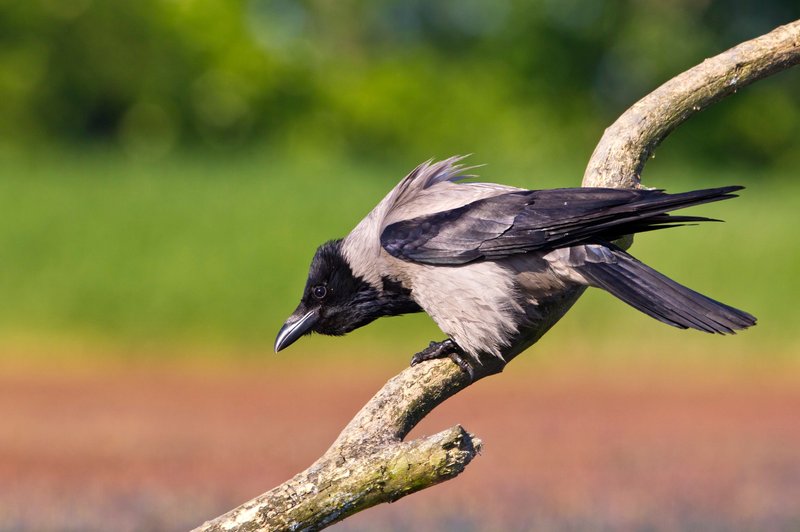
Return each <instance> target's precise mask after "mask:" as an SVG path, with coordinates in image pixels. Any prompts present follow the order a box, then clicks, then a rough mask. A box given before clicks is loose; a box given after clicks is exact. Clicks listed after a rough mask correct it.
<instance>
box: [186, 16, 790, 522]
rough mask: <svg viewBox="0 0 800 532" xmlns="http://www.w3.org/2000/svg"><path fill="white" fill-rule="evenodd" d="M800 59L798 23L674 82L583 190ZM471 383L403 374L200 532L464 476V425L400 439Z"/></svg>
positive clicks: (609, 142)
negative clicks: (290, 473)
mask: <svg viewBox="0 0 800 532" xmlns="http://www.w3.org/2000/svg"><path fill="white" fill-rule="evenodd" d="M798 62H800V21H795V22H793V23H791V24H787V25H786V26H782V27H780V28H777V29H775V30H774V31H772V32H770V33H768V34H766V35H763V36H761V37H758V38H756V39H753V40H751V41H748V42H745V43H743V44H740V45H739V46H736V47H735V48H732V49H730V50H728V51H727V52H724V53H722V54H720V55H718V56H716V57H713V58H711V59H707V60H705V61H704V62H703V63H701V64H700V65H698V66H696V67H694V68H692V69H691V70H688V71H686V72H684V73H683V74H681V75H679V76H677V77H675V78H673V79H672V80H670V81H668V82H667V83H665V84H664V85H662V86H661V87H659V88H658V89H656V90H655V91H653V92H652V93H651V94H649V95H648V96H646V97H644V98H643V99H641V100H640V101H638V102H637V103H636V104H634V105H633V106H632V107H631V108H630V109H628V110H627V111H626V112H625V113H624V114H623V115H622V116H620V118H619V119H618V120H617V121H616V122H615V123H614V124H613V125H612V126H610V127H609V128H608V129H606V131H605V134H604V135H603V137H602V139H601V140H600V143H599V144H598V145H597V148H596V149H595V151H594V154H593V155H592V157H591V160H590V161H589V165H588V167H587V169H586V173H585V175H584V178H583V186H602V187H615V188H625V187H637V186H639V177H640V175H641V172H642V169H643V168H644V165H645V163H646V162H647V159H648V157H649V156H650V154H651V153H652V152H653V150H654V149H655V147H656V146H657V145H658V144H659V143H660V142H661V141H662V140H663V139H664V138H665V137H666V136H667V135H669V133H670V132H671V131H672V130H673V129H675V128H676V127H677V126H678V125H680V124H681V123H682V122H684V121H685V120H686V119H688V118H689V117H690V116H692V115H693V114H694V113H696V112H698V111H700V110H702V109H704V108H705V107H707V106H708V105H710V104H712V103H714V102H716V101H718V100H720V99H722V98H724V97H725V96H727V95H729V94H732V93H734V92H736V90H737V89H739V88H740V87H744V86H746V85H748V84H750V83H752V82H754V81H756V80H759V79H761V78H764V77H766V76H769V75H770V74H774V73H776V72H779V71H782V70H785V69H787V68H789V67H790V66H793V65H795V64H797V63H798ZM582 292H583V290H573V291H571V292H568V293H566V294H564V297H563V299H562V300H561V301H558V302H556V303H555V304H553V305H552V306H551V307H550V308H547V309H544V311H545V315H547V316H548V317H549V320H548V321H547V323H545V324H544V325H543V326H542V328H541V330H539V331H538V337H541V336H542V335H543V334H544V333H545V332H546V331H547V330H548V329H549V328H550V327H551V326H552V325H553V324H555V323H556V322H557V321H558V320H559V319H560V318H561V317H562V316H563V315H564V313H565V312H566V311H567V310H569V308H570V307H571V306H572V304H573V303H574V302H575V301H576V300H577V299H578V297H579V296H580V294H581V293H582ZM538 337H537V339H538ZM501 370H502V368H501V367H500V366H499V365H498V364H497V363H496V362H495V361H494V360H491V361H487V362H486V364H485V365H484V366H482V367H481V368H478V370H477V371H476V377H475V380H476V381H477V380H479V379H481V378H483V377H486V376H489V375H492V374H494V373H498V372H500V371H501ZM470 384H471V383H470V382H469V381H468V379H467V378H466V376H465V375H464V374H463V373H462V372H461V371H460V370H459V369H458V367H457V366H456V365H455V364H453V363H451V362H450V361H449V360H436V361H431V362H427V363H424V364H420V365H418V366H415V367H409V368H407V369H405V370H403V371H402V372H400V374H399V375H397V376H396V377H393V378H392V379H391V380H389V382H387V383H386V385H384V387H383V388H382V389H381V390H380V391H379V392H378V393H377V394H376V395H375V396H374V397H373V398H372V399H370V401H369V402H368V403H367V404H366V405H365V406H364V407H363V408H362V409H361V411H360V412H359V413H358V414H357V415H356V417H355V418H353V420H352V421H351V422H350V423H349V424H348V425H347V427H345V429H344V430H343V431H342V433H341V434H340V435H339V437H338V438H337V439H336V441H335V442H334V443H333V445H332V446H331V447H330V449H328V450H327V451H326V452H325V454H324V455H322V457H320V458H319V459H318V460H317V461H316V462H314V464H312V465H311V467H309V468H308V469H306V470H305V471H303V472H301V473H299V474H297V475H296V476H295V477H294V478H292V479H291V480H288V481H287V482H285V483H284V484H281V485H280V486H278V487H276V488H274V489H272V490H270V491H268V492H267V493H265V494H263V495H260V496H259V497H256V498H255V499H253V500H251V501H250V502H247V503H245V504H243V505H242V506H240V507H238V508H236V509H234V510H231V511H230V512H228V513H226V514H224V515H222V516H220V517H218V518H216V519H214V520H212V521H208V522H207V523H205V524H203V525H202V526H200V527H199V528H197V529H196V530H198V531H203V532H222V531H226V532H230V531H240V532H244V531H262V530H318V529H321V528H324V527H326V526H328V525H331V524H333V523H335V522H337V521H340V520H342V519H344V518H345V517H347V516H349V515H352V514H354V513H356V512H359V511H361V510H364V509H365V508H369V507H370V506H374V505H376V504H379V503H382V502H391V501H395V500H397V499H399V498H401V497H404V496H405V495H408V494H410V493H414V492H416V491H419V490H421V489H425V488H427V487H430V486H433V485H435V484H438V483H440V482H443V481H445V480H448V479H451V478H453V477H455V476H457V475H458V474H459V473H461V471H463V470H464V468H465V467H466V466H467V465H468V464H469V463H470V461H471V460H472V459H473V458H474V457H475V456H476V454H477V453H478V452H479V451H480V448H481V441H480V440H479V439H478V438H476V437H475V436H473V435H471V434H469V433H468V432H466V431H465V430H464V429H463V428H462V427H461V426H458V425H457V426H455V427H452V428H450V429H447V430H445V431H442V432H440V433H438V434H436V435H433V436H429V437H425V438H420V439H417V440H414V441H411V442H404V441H403V440H404V438H405V437H406V436H407V435H408V433H409V432H410V431H411V429H412V428H413V427H414V426H415V425H416V424H417V423H418V422H419V421H420V420H421V419H422V418H424V417H425V416H426V415H427V414H428V413H429V412H430V411H431V410H433V408H435V407H436V406H437V405H439V404H440V403H441V402H443V401H445V400H446V399H447V398H449V397H451V396H452V395H454V394H456V393H458V392H459V391H461V390H462V389H464V388H466V387H467V386H469V385H470Z"/></svg>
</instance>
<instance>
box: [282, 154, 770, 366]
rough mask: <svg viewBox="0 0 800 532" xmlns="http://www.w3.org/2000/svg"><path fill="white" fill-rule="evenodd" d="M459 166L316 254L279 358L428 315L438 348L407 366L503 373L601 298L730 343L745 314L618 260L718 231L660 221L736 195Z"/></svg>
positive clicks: (434, 175)
mask: <svg viewBox="0 0 800 532" xmlns="http://www.w3.org/2000/svg"><path fill="white" fill-rule="evenodd" d="M463 159H464V157H463V156H454V157H450V158H448V159H444V160H441V161H438V162H434V161H433V160H428V161H426V162H424V163H422V164H420V165H419V166H417V167H416V168H415V169H414V170H413V171H411V172H410V173H409V174H408V175H406V176H405V177H404V178H403V179H402V180H401V181H400V182H399V183H398V184H397V186H395V187H394V188H393V189H392V190H391V191H390V192H389V193H388V194H387V195H386V196H385V197H384V198H383V199H382V200H381V201H380V203H378V205H377V206H376V207H375V208H374V209H373V210H372V211H371V212H370V213H369V214H368V215H367V216H366V217H365V218H364V219H363V220H361V221H360V222H359V223H358V224H357V225H356V226H355V228H354V229H353V230H352V231H351V232H350V233H349V234H348V235H347V236H345V237H344V238H341V239H335V240H330V241H328V242H325V243H324V244H322V245H321V246H319V247H318V248H317V250H316V252H315V254H314V256H313V259H312V261H311V266H310V268H309V273H308V278H307V281H306V285H305V288H304V290H303V294H302V297H301V300H300V303H299V305H298V306H297V308H296V309H295V311H294V312H293V313H292V314H291V316H290V317H289V318H288V319H287V320H286V322H285V323H284V325H283V326H282V327H281V329H280V331H279V332H278V335H277V338H276V340H275V351H276V352H278V351H280V350H282V349H284V348H286V347H288V346H289V345H290V344H292V343H294V342H295V341H296V340H298V339H299V338H300V337H302V336H304V335H306V334H310V333H312V332H314V333H319V334H323V335H332V336H340V335H343V334H346V333H348V332H350V331H353V330H354V329H357V328H359V327H363V326H365V325H367V324H369V323H371V322H372V321H374V320H376V319H378V318H380V317H385V316H398V315H401V314H408V313H415V312H421V311H424V312H426V313H427V314H428V315H429V316H430V317H431V318H432V319H433V321H434V322H435V323H436V324H437V325H438V327H439V328H440V329H441V331H442V332H443V333H445V334H446V335H447V338H446V339H445V340H443V341H440V342H436V341H434V342H430V345H429V346H428V347H427V348H425V349H423V350H422V351H420V352H418V353H416V354H415V355H414V356H413V357H412V359H411V365H412V366H413V365H416V364H419V363H421V362H423V361H426V360H431V359H437V358H450V359H451V360H453V362H455V363H456V364H457V365H458V366H459V367H460V368H461V369H462V370H463V371H464V372H466V373H468V374H469V376H470V377H473V375H474V373H473V371H474V368H475V367H476V364H477V365H480V364H482V363H483V362H482V360H484V359H485V357H493V358H494V359H495V361H497V362H499V363H500V364H501V366H504V365H505V363H506V361H507V360H508V359H510V358H511V357H513V356H516V355H517V354H519V353H521V352H522V351H524V350H525V349H527V348H528V347H530V346H531V345H532V344H533V343H534V342H535V341H536V340H537V339H538V338H539V336H541V334H542V332H541V331H542V330H546V329H547V328H549V326H550V325H551V323H550V322H552V321H553V318H552V314H553V312H552V311H551V309H552V308H554V307H556V306H558V305H559V304H560V303H561V302H563V301H566V300H567V299H569V298H570V297H573V296H574V294H576V293H579V291H581V290H583V289H585V288H586V287H596V288H600V289H603V290H605V291H607V292H609V293H610V294H612V295H614V296H616V297H617V298H619V299H621V300H622V301H624V302H625V303H627V304H629V305H631V306H632V307H634V308H636V309H637V310H639V311H641V312H643V313H645V314H647V315H648V316H651V317H653V318H655V319H657V320H659V321H661V322H663V323H665V324H667V325H671V326H673V327H678V328H681V329H696V330H700V331H704V332H707V333H718V334H733V333H735V331H738V330H741V329H746V328H748V327H751V326H753V325H755V324H756V318H755V317H753V316H752V315H750V314H748V313H747V312H744V311H742V310H738V309H736V308H733V307H731V306H728V305H725V304H723V303H720V302H718V301H715V300H714V299H711V298H709V297H707V296H705V295H702V294H700V293H698V292H695V291H694V290H691V289H690V288H687V287H685V286H683V285H681V284H679V283H678V282H676V281H674V280H672V279H670V278H668V277H667V276H665V275H663V274H661V273H659V272H657V271H656V270H654V269H653V268H651V267H650V266H647V265H646V264H644V263H642V262H640V261H639V260H637V259H636V258H634V257H633V256H632V255H630V254H629V253H628V252H627V251H626V250H624V249H623V247H622V244H621V243H622V242H624V240H623V239H625V238H627V237H629V235H633V234H636V233H643V232H647V231H653V230H659V229H665V228H671V227H676V226H681V225H686V224H695V223H697V222H705V221H718V220H712V219H710V218H705V217H700V216H679V215H672V214H669V212H671V211H674V210H677V209H682V208H684V207H689V206H694V205H699V204H703V203H709V202H714V201H720V200H726V199H730V198H734V197H737V195H736V194H734V192H736V191H738V190H741V189H742V188H743V187H741V186H726V187H720V188H709V189H703V190H694V191H690V192H682V193H675V194H670V193H667V192H665V191H664V190H660V189H647V188H636V189H618V188H590V187H579V188H558V189H543V190H527V189H522V188H517V187H511V186H507V185H501V184H495V183H484V182H474V181H465V179H467V178H474V177H476V176H474V175H472V174H470V173H468V172H469V171H471V170H473V169H475V168H477V167H476V166H465V165H463V164H461V163H462V161H463Z"/></svg>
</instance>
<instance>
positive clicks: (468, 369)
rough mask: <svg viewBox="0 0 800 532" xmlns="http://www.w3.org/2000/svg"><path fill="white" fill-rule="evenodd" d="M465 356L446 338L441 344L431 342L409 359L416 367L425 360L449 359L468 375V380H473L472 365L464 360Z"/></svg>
mask: <svg viewBox="0 0 800 532" xmlns="http://www.w3.org/2000/svg"><path fill="white" fill-rule="evenodd" d="M466 356H467V354H466V353H465V352H464V350H463V349H461V347H459V346H458V344H456V343H455V342H454V341H453V340H451V339H450V338H448V339H447V340H444V341H442V342H431V343H430V345H428V347H426V348H425V349H423V350H422V351H420V352H419V353H417V354H415V355H414V356H413V357H411V365H412V366H416V365H417V364H419V363H420V362H424V361H426V360H436V359H438V358H445V357H446V358H449V359H450V360H452V361H453V362H455V363H456V365H457V366H458V367H459V368H461V371H463V372H464V373H466V374H467V375H469V379H470V380H471V381H472V380H475V372H474V370H473V369H472V365H471V364H470V363H469V361H468V360H467V359H466Z"/></svg>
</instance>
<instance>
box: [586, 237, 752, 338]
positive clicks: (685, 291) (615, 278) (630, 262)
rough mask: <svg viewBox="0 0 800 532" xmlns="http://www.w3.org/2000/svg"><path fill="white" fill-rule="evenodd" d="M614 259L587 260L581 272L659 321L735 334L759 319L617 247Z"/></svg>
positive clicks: (591, 282)
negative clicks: (674, 278) (685, 283)
mask: <svg viewBox="0 0 800 532" xmlns="http://www.w3.org/2000/svg"><path fill="white" fill-rule="evenodd" d="M612 253H613V255H614V258H615V259H616V260H615V262H587V263H585V264H583V265H582V266H580V267H579V268H578V271H579V272H580V273H581V275H583V277H584V278H586V280H587V281H589V283H590V284H591V285H592V286H596V287H598V288H602V289H604V290H606V291H608V292H610V293H611V294H613V295H614V296H616V297H618V298H619V299H621V300H623V301H624V302H626V303H628V304H629V305H631V306H632V307H634V308H636V309H638V310H640V311H641V312H644V313H645V314H647V315H648V316H651V317H653V318H655V319H657V320H658V321H661V322H663V323H666V324H668V325H672V326H673V327H678V328H681V329H697V330H699V331H704V332H708V333H718V334H734V333H735V331H737V330H741V329H746V328H748V327H751V326H753V325H755V323H756V318H755V317H753V316H752V315H750V314H748V313H747V312H744V311H742V310H739V309H736V308H733V307H730V306H728V305H725V304H724V303H720V302H719V301H715V300H713V299H711V298H710V297H706V296H704V295H702V294H700V293H697V292H695V291H694V290H691V289H689V288H687V287H685V286H683V285H681V284H679V283H677V282H675V281H673V280H672V279H670V278H668V277H666V276H665V275H662V274H660V273H659V272H657V271H655V270H654V269H652V268H650V267H649V266H647V265H645V264H643V263H641V262H639V261H638V260H636V259H635V258H633V257H632V256H630V255H628V254H627V253H625V252H624V251H622V250H614V251H613V252H612Z"/></svg>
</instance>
